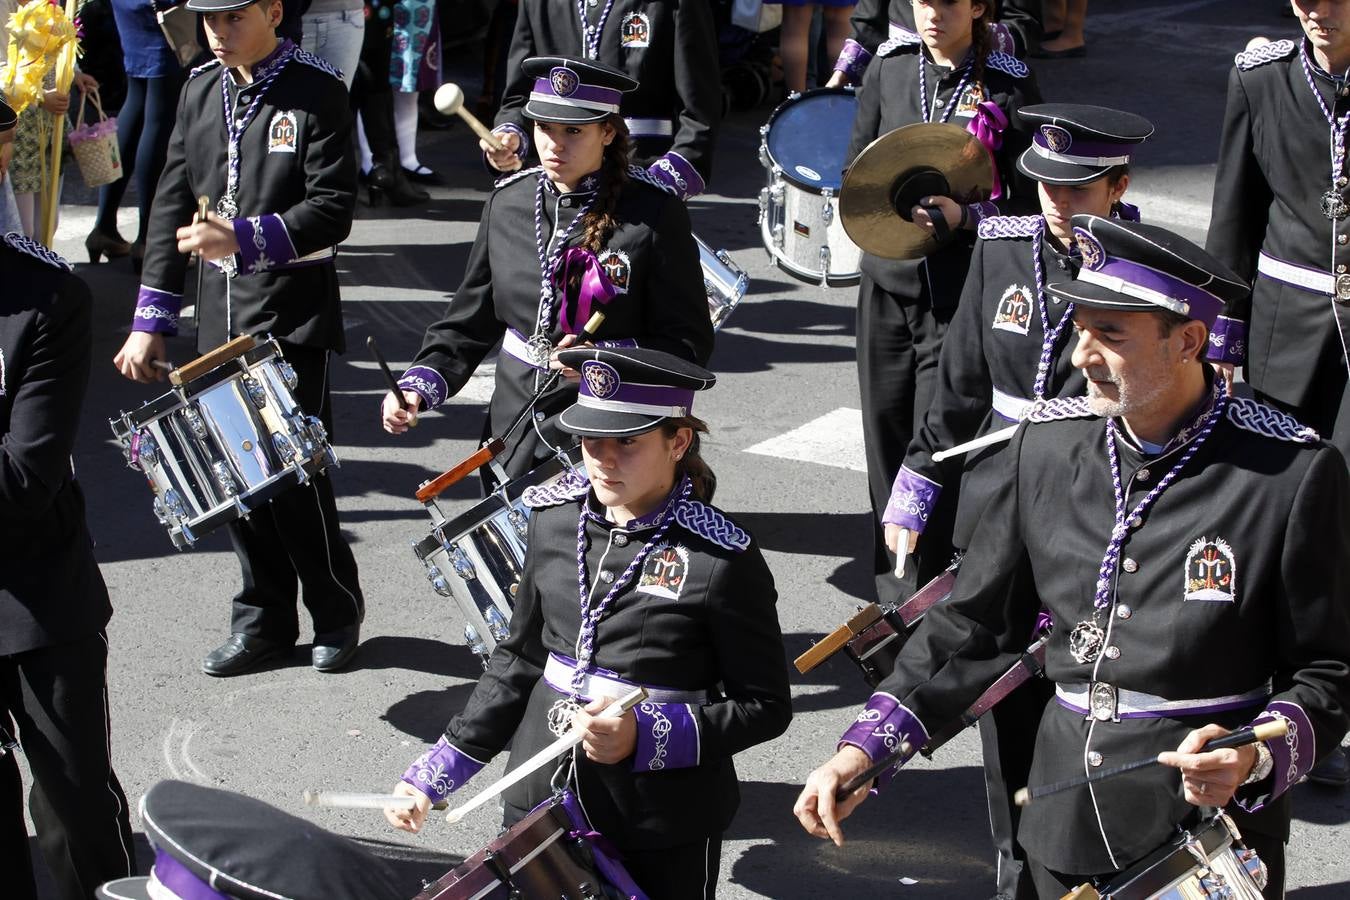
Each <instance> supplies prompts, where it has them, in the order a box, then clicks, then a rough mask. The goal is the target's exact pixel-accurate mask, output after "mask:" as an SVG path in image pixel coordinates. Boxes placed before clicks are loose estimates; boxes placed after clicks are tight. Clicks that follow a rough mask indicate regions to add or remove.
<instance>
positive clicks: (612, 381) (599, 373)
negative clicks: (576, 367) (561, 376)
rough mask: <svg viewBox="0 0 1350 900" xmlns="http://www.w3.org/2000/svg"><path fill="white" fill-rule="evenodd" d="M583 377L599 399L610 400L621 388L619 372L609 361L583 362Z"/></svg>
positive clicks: (594, 395) (592, 394)
mask: <svg viewBox="0 0 1350 900" xmlns="http://www.w3.org/2000/svg"><path fill="white" fill-rule="evenodd" d="M581 377H582V378H585V379H586V386H587V387H589V388H590V389H591V396H592V397H594V398H595V399H597V400H608V399H609V398H610V397H613V396H614V394H615V393H617V392H618V390H619V373H618V372H617V371H616V370H615V368H614V367H613V366H611V365H610V364H609V363H603V362H599V361H597V360H588V361H586V362H585V363H582V366H581Z"/></svg>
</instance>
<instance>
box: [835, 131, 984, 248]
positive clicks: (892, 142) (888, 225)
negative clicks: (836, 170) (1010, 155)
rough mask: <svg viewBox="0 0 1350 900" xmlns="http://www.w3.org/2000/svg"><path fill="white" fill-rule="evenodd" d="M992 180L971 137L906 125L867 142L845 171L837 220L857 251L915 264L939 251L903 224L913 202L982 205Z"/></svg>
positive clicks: (925, 235) (925, 233) (927, 234)
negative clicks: (940, 198) (934, 200)
mask: <svg viewBox="0 0 1350 900" xmlns="http://www.w3.org/2000/svg"><path fill="white" fill-rule="evenodd" d="M993 181H994V159H993V156H992V155H991V154H990V153H989V150H988V149H987V148H986V147H985V146H984V144H982V143H980V140H979V138H977V137H975V135H973V134H971V133H970V132H968V131H966V130H965V129H964V128H962V127H961V126H959V125H950V124H944V123H938V122H932V123H921V124H916V125H906V126H904V127H903V128H897V129H895V130H894V131H892V132H890V133H888V134H883V135H882V136H881V137H879V138H877V139H876V140H875V141H873V142H872V143H870V144H868V145H867V148H866V149H864V150H863V152H862V153H859V154H858V158H857V159H855V160H854V161H853V165H851V166H849V168H848V171H847V172H845V173H844V184H843V186H842V187H841V188H840V191H839V216H840V219H841V220H842V221H843V224H844V231H845V232H847V233H848V236H849V237H850V238H852V240H853V242H854V243H855V244H857V245H858V246H859V247H861V248H862V249H863V250H864V251H866V252H868V253H871V254H873V255H874V256H880V257H882V258H883V259H918V258H919V257H921V256H927V255H928V254H930V253H932V252H933V251H934V250H936V249H938V247H941V246H943V242H941V241H939V240H938V239H937V238H936V237H934V236H933V234H932V232H931V231H929V230H928V229H925V228H921V227H920V226H918V225H915V224H914V223H913V222H911V221H910V220H909V213H910V210H911V209H912V208H913V207H914V206H915V205H917V204H918V202H919V199H920V198H922V197H928V196H945V197H953V198H955V199H956V201H957V202H958V203H974V202H976V201H979V200H987V199H989V194H990V192H991V191H992V190H993Z"/></svg>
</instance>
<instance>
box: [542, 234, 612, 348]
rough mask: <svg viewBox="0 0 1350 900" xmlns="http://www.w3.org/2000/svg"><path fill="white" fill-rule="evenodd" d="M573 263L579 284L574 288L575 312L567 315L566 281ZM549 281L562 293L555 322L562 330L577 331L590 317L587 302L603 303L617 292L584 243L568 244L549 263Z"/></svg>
mask: <svg viewBox="0 0 1350 900" xmlns="http://www.w3.org/2000/svg"><path fill="white" fill-rule="evenodd" d="M574 263H575V264H576V265H577V266H579V267H580V272H581V285H580V287H578V289H577V311H576V316H571V315H569V312H568V308H567V285H568V284H569V283H570V282H571V280H572V277H571V276H572V265H573V264H574ZM553 283H554V284H555V285H556V286H557V288H558V293H560V294H561V295H562V303H561V304H559V306H558V325H559V327H561V328H562V330H563V333H564V334H580V333H581V329H582V328H584V327H585V325H586V323H587V322H589V321H590V319H591V303H593V302H594V303H599V304H600V305H601V306H604V305H605V304H607V303H609V301H611V300H613V299H614V297H615V295H616V294H618V293H619V289H618V288H616V287H615V286H614V282H612V281H610V280H609V275H608V274H606V273H605V269H604V267H603V266H601V265H600V260H598V259H596V256H595V254H594V253H592V252H591V251H589V250H587V249H586V248H585V247H570V248H568V250H567V252H566V253H564V254H563V255H562V258H561V259H559V260H558V263H557V265H556V266H554V267H553Z"/></svg>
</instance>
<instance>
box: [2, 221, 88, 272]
mask: <svg viewBox="0 0 1350 900" xmlns="http://www.w3.org/2000/svg"><path fill="white" fill-rule="evenodd" d="M5 243H6V244H8V245H9V246H10V247H11V248H13V249H14V250H17V251H18V252H20V253H23V254H25V255H27V256H31V257H33V258H34V259H38V260H41V261H42V262H44V263H46V264H47V265H49V266H53V267H55V268H57V269H64V270H65V271H67V272H73V271H75V267H74V266H72V265H71V264H70V263H69V262H68V261H67V260H66V258H65V257H64V256H62V255H61V254H59V253H57V252H56V251H55V250H52V249H51V248H50V247H44V246H43V245H41V244H39V243H38V242H37V241H35V240H33V239H32V238H30V237H25V236H24V235H22V234H19V233H18V232H17V231H11V232H10V233H9V234H7V235H5Z"/></svg>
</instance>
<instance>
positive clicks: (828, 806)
mask: <svg viewBox="0 0 1350 900" xmlns="http://www.w3.org/2000/svg"><path fill="white" fill-rule="evenodd" d="M870 765H872V760H871V759H869V758H868V756H867V754H866V753H864V752H862V751H861V750H859V749H858V748H857V747H853V746H851V745H845V746H843V747H840V748H839V752H838V753H836V754H835V755H834V758H833V759H831V760H830V761H829V762H827V763H826V764H825V765H823V766H821V767H820V768H819V769H816V770H815V771H814V772H812V773H811V776H810V777H809V778H807V779H806V785H805V787H803V788H802V792H801V794H800V795H799V796H798V797H797V803H796V805H795V806H793V807H792V812H793V814H794V815H795V816H796V817H797V821H798V822H801V823H802V828H805V829H806V833H807V834H810V835H814V836H815V837H818V838H829V839H830V840H832V841H834V843H835V846H837V847H842V846H844V831H843V829H842V828H840V827H839V823H841V822H843V821H844V820H845V819H847V818H848V817H849V816H850V815H852V814H853V810H855V809H857V808H858V804H860V803H862V802H863V801H864V800H866V799H867V792H868V791H869V790H870V789H871V787H872V786H871V785H869V784H865V785H863V786H862V787H860V788H858V789H857V790H856V791H854V792H853V793H852V794H850V795H849V796H848V797H845V798H844V799H843V800H835V798H834V795H835V794H836V793H837V792H838V791H839V788H840V786H841V785H843V784H844V782H846V781H848V780H849V779H850V778H852V777H854V776H855V775H859V774H861V773H862V772H865V771H866V770H867V768H868V767H869V766H870Z"/></svg>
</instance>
